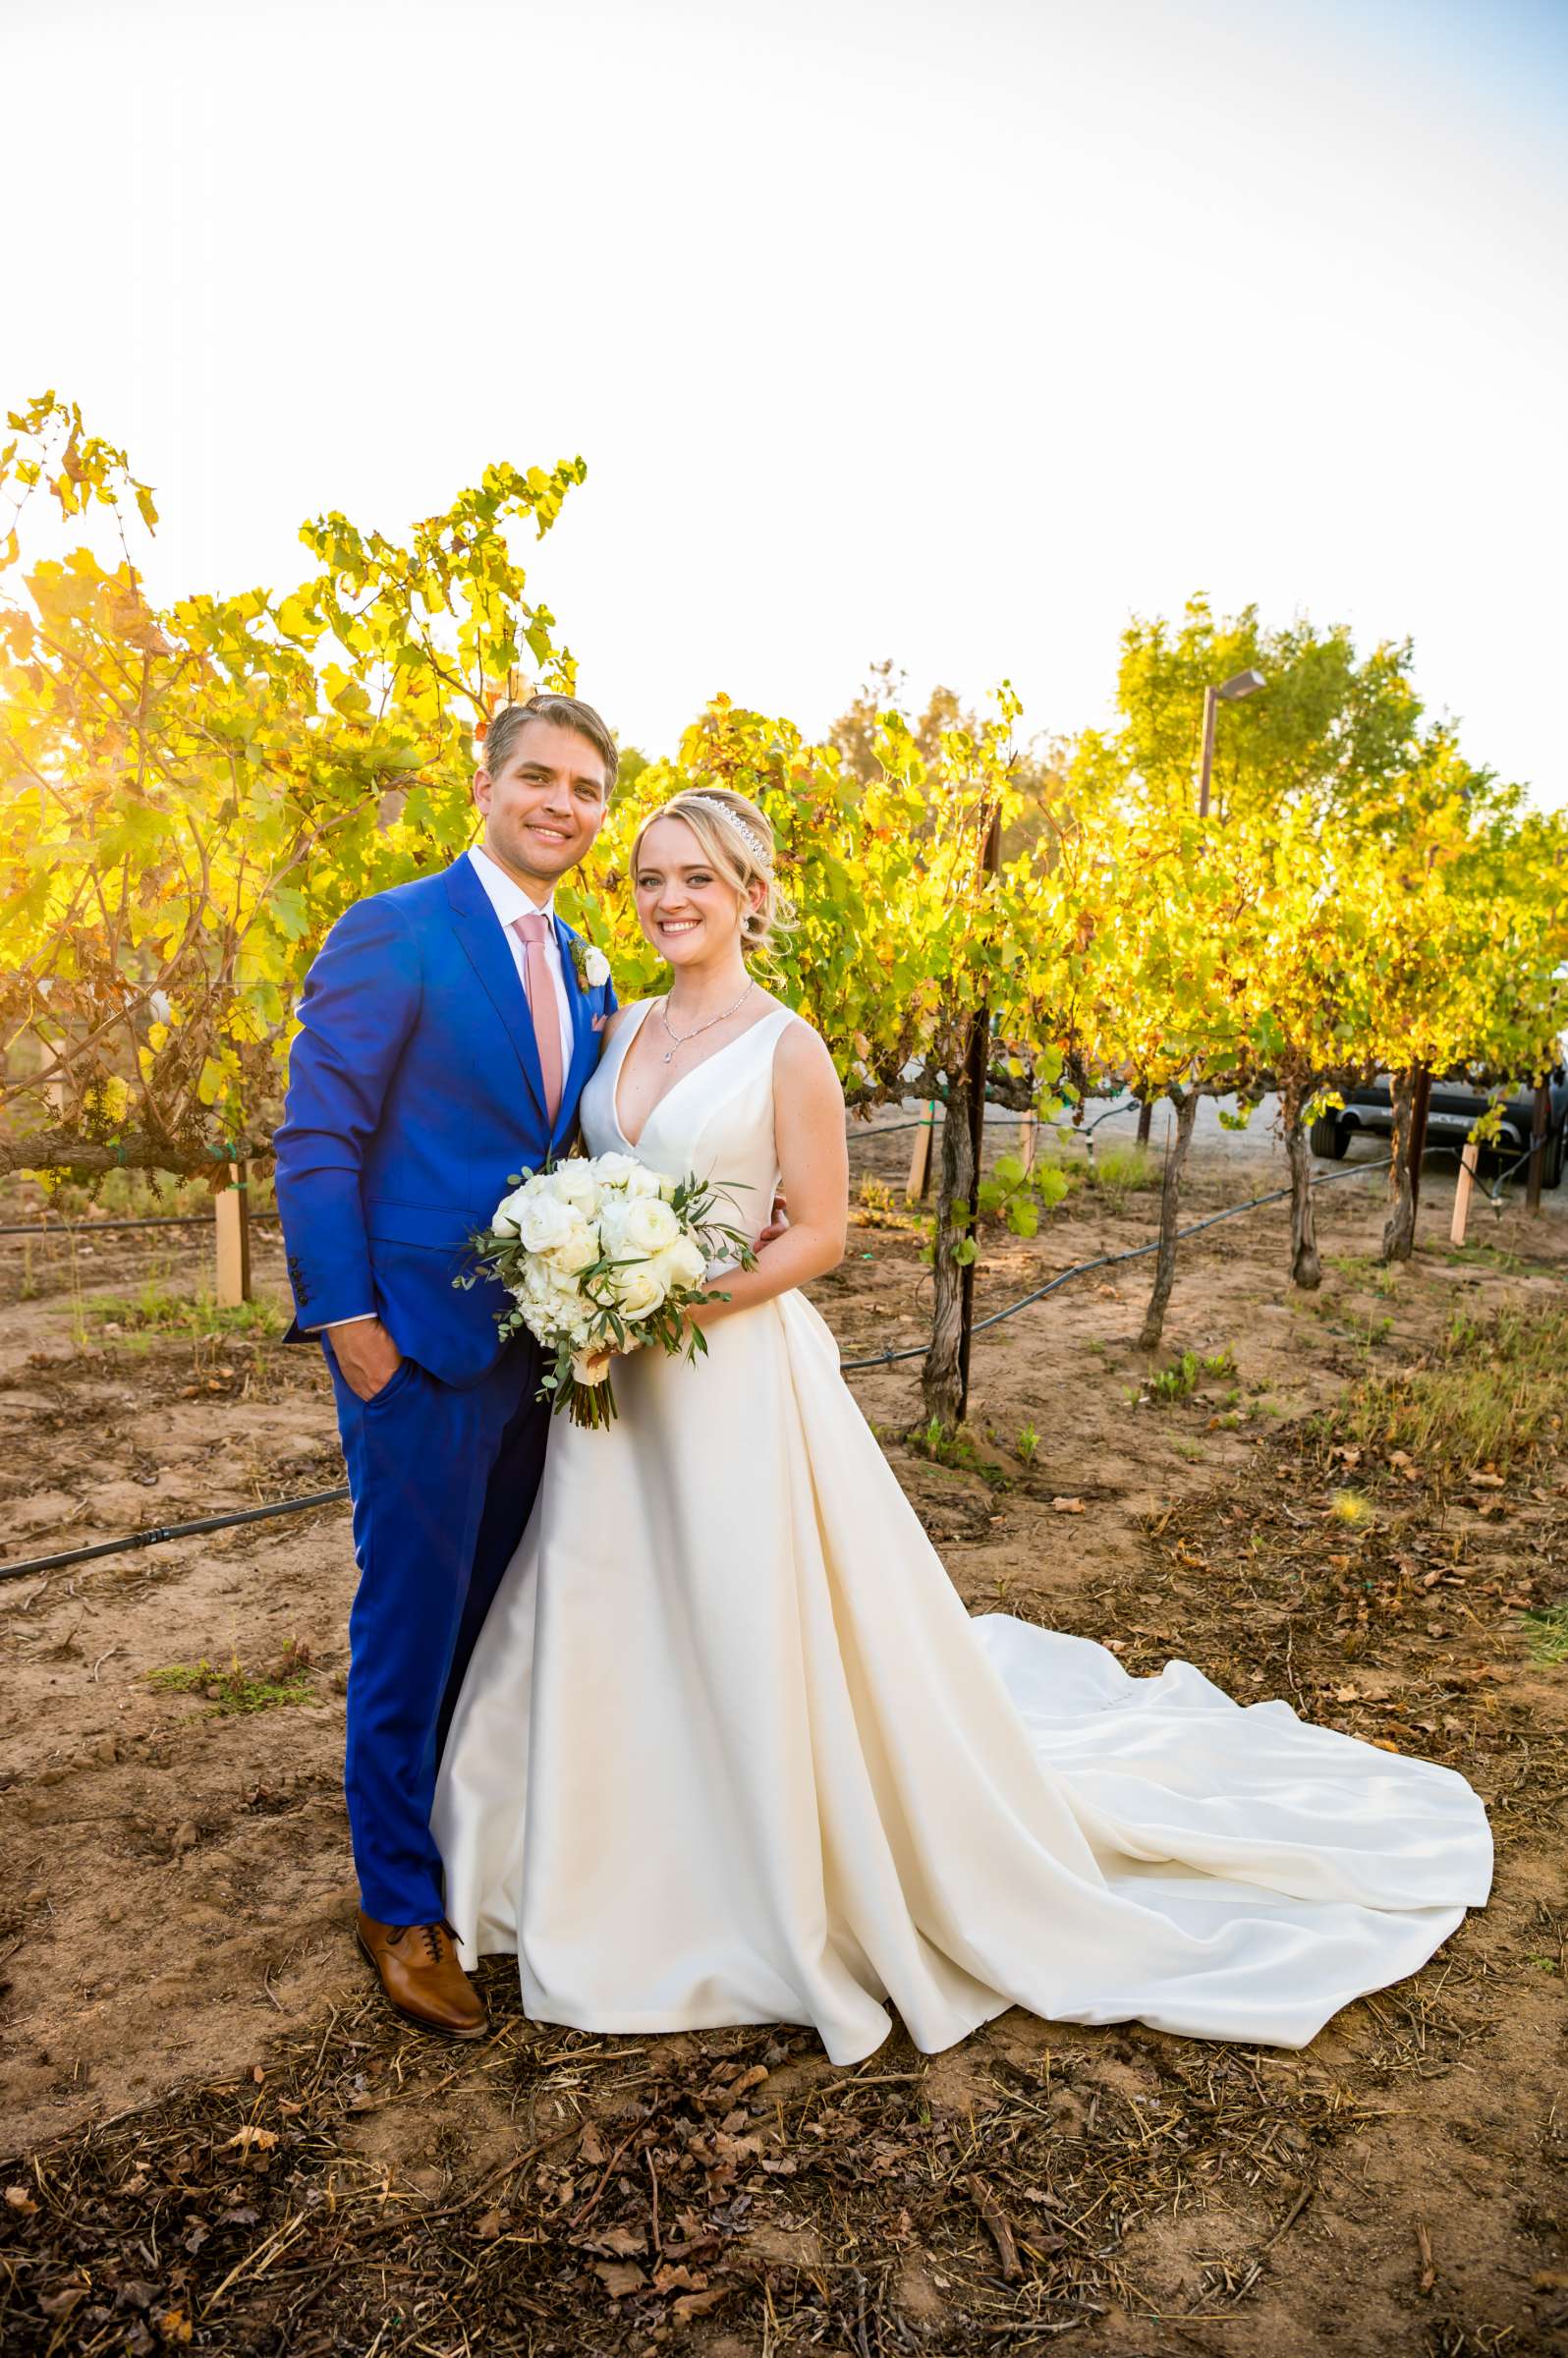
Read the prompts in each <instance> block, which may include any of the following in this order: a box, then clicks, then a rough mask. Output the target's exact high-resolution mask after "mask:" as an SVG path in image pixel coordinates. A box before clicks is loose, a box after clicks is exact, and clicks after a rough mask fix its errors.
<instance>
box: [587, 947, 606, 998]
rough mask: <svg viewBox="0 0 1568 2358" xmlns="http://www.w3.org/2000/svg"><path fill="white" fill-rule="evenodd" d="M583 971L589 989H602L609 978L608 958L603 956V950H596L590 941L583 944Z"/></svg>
mask: <svg viewBox="0 0 1568 2358" xmlns="http://www.w3.org/2000/svg"><path fill="white" fill-rule="evenodd" d="M583 972H584V974H585V976H586V977H587V979H588V988H589V990H602V989H603V987H604V985H605V983H607V982H608V981H609V979H610V962H609V960H608V959H607V958H606V957H605V955H604V952H603V951H602V950H596V949H595V948H594V947H593V944H592V943H591V942H587V943H586V944H585V945H584V950H583Z"/></svg>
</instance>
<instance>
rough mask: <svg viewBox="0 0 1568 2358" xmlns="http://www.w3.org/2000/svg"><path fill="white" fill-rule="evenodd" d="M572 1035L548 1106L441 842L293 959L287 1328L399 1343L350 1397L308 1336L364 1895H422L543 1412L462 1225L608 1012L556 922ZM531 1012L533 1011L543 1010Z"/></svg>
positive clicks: (434, 1911) (505, 949)
mask: <svg viewBox="0 0 1568 2358" xmlns="http://www.w3.org/2000/svg"><path fill="white" fill-rule="evenodd" d="M556 935H557V939H558V941H559V943H560V947H561V966H562V973H563V975H564V977H565V982H566V989H567V995H568V998H569V1000H570V1002H571V1009H572V1037H573V1051H572V1058H571V1063H570V1065H569V1067H568V1069H567V1072H566V1076H565V1082H564V1087H563V1090H562V1095H561V1104H560V1110H559V1112H558V1114H557V1116H556V1119H555V1122H554V1123H553V1125H552V1124H551V1123H550V1122H549V1121H548V1119H547V1116H546V1112H545V1103H544V1082H543V1076H542V1074H541V1071H540V1068H539V1054H538V1047H537V1044H536V1042H535V1040H534V1037H533V1023H532V1016H531V1014H530V1011H529V1004H528V998H527V995H526V993H525V991H524V988H523V984H522V983H521V981H520V980H519V977H518V973H517V968H516V966H515V964H514V962H513V957H512V952H511V949H510V946H509V944H508V942H507V940H506V936H505V934H504V932H503V929H502V926H501V924H500V921H499V920H498V918H497V916H496V914H495V911H494V909H493V908H492V907H491V905H490V902H489V899H488V897H487V895H486V893H485V891H484V887H483V885H482V884H481V883H480V881H479V879H478V876H477V875H476V872H475V870H474V868H473V866H472V864H471V863H470V862H469V861H468V860H467V859H466V858H465V859H461V860H458V861H457V862H455V863H454V865H453V866H452V867H451V868H449V869H447V870H445V871H444V872H443V873H441V874H440V875H434V876H424V877H420V879H419V880H418V881H417V882H415V883H412V884H400V885H398V886H397V887H396V888H395V889H394V890H393V891H391V892H382V893H376V894H375V895H374V896H373V897H372V898H370V899H368V900H364V901H360V902H358V903H356V904H355V906H354V907H353V908H351V909H349V910H348V911H347V912H346V913H345V914H344V916H343V917H342V918H340V919H339V921H338V923H337V925H336V926H333V928H332V931H331V933H330V935H329V936H328V938H327V940H326V942H325V944H324V945H323V947H322V949H321V952H320V954H319V956H318V957H317V958H316V961H315V963H314V965H313V966H312V967H311V969H310V973H309V976H308V981H307V983H306V988H305V996H304V999H303V1001H302V1002H301V1007H300V1021H301V1025H302V1029H301V1032H300V1034H299V1037H298V1039H296V1040H295V1042H294V1047H293V1051H292V1055H291V1058H290V1066H289V1094H288V1102H287V1105H286V1107H285V1110H284V1119H283V1125H282V1128H281V1129H280V1130H279V1131H278V1134H277V1139H276V1150H277V1188H278V1205H279V1208H280V1210H281V1212H282V1215H283V1236H284V1244H285V1248H286V1251H287V1255H288V1269H289V1278H290V1282H291V1284H292V1286H293V1288H294V1300H295V1309H296V1312H297V1322H296V1325H295V1327H294V1328H293V1330H292V1333H291V1339H299V1338H301V1337H302V1336H303V1335H304V1334H306V1333H307V1332H308V1330H309V1329H312V1328H316V1327H321V1326H327V1325H330V1324H332V1323H333V1322H334V1321H335V1320H337V1319H349V1318H355V1317H358V1316H360V1315H361V1314H363V1313H364V1312H365V1311H366V1310H369V1309H371V1308H373V1309H374V1310H375V1311H376V1312H377V1314H378V1315H379V1316H380V1318H381V1319H382V1320H383V1321H384V1323H385V1324H386V1326H387V1327H388V1329H389V1330H390V1332H391V1335H392V1338H393V1340H394V1342H395V1343H396V1344H397V1346H398V1349H399V1350H400V1351H401V1352H402V1354H403V1364H402V1366H401V1367H400V1368H399V1369H398V1371H397V1373H396V1375H394V1376H393V1377H392V1380H391V1382H390V1383H388V1384H387V1385H386V1386H385V1387H384V1388H383V1389H382V1390H381V1391H379V1392H377V1393H376V1394H375V1396H374V1398H373V1399H371V1400H369V1401H363V1400H361V1399H360V1398H359V1397H358V1395H357V1394H356V1393H354V1392H353V1391H351V1389H350V1388H349V1386H348V1384H347V1383H345V1381H344V1380H343V1377H342V1375H341V1374H340V1373H339V1371H338V1368H337V1365H336V1362H335V1361H334V1359H333V1355H332V1350H331V1346H330V1342H328V1343H327V1345H326V1357H327V1362H328V1366H329V1367H330V1369H331V1372H332V1379H333V1385H334V1388H335V1391H336V1394H337V1406H338V1427H339V1431H340V1432H341V1435H342V1439H343V1453H344V1457H345V1459H346V1460H347V1463H348V1471H349V1485H350V1488H351V1491H352V1494H353V1499H354V1547H355V1555H356V1557H357V1559H358V1563H359V1568H360V1581H359V1587H358V1589H357V1591H356V1594H355V1599H354V1606H353V1610H352V1612H351V1614H350V1618H349V1656H350V1670H349V1692H348V1751H347V1760H346V1764H345V1773H344V1783H345V1788H346V1793H347V1799H348V1807H349V1823H350V1826H351V1829H352V1832H353V1838H354V1857H355V1865H356V1867H357V1869H358V1872H359V1877H360V1886H361V1896H362V1900H363V1904H364V1910H365V1913H366V1914H367V1915H369V1916H372V1917H374V1918H376V1919H377V1920H378V1921H379V1922H381V1923H383V1924H430V1923H434V1922H437V1921H438V1920H439V1919H440V1917H441V1916H442V1914H443V1899H442V1892H441V1862H440V1858H439V1855H438V1853H437V1851H436V1849H435V1845H434V1843H433V1841H432V1840H431V1837H430V1830H429V1816H430V1803H431V1799H432V1796H433V1793H434V1787H435V1771H436V1765H437V1763H438V1761H439V1759H440V1747H441V1744H442V1742H443V1740H444V1738H445V1734H446V1724H447V1721H448V1720H449V1718H450V1716H451V1712H452V1707H453V1704H454V1703H455V1701H456V1698H457V1691H458V1688H459V1687H460V1685H461V1683H462V1678H463V1672H464V1670H465V1668H466V1666H467V1663H468V1657H469V1655H470V1653H471V1652H472V1650H473V1646H474V1641H475V1639H476V1637H477V1635H478V1631H479V1628H480V1626H481V1624H482V1623H483V1620H484V1616H485V1613H486V1612H487V1611H488V1609H489V1605H490V1600H491V1599H492V1598H493V1596H494V1594H495V1590H496V1587H497V1585H498V1583H499V1581H500V1578H501V1574H502V1573H503V1572H504V1571H505V1569H506V1566H507V1563H508V1562H509V1560H510V1558H511V1556H512V1553H513V1551H514V1549H515V1548H516V1546H517V1544H518V1541H519V1540H520V1539H521V1537H522V1534H523V1527H524V1525H525V1524H526V1522H527V1521H528V1517H529V1513H530V1511H531V1509H532V1504H533V1499H534V1495H535V1493H536V1491H537V1489H538V1484H539V1476H540V1473H541V1472H542V1470H543V1464H544V1444H545V1437H546V1432H547V1427H548V1412H547V1410H546V1408H545V1406H544V1404H543V1403H542V1402H540V1401H539V1400H538V1399H537V1398H536V1394H537V1391H538V1384H539V1375H540V1366H539V1355H538V1351H537V1348H536V1346H535V1345H534V1344H532V1342H531V1341H529V1340H527V1339H526V1338H524V1339H520V1340H517V1341H514V1342H511V1343H508V1344H505V1345H502V1344H501V1342H500V1341H499V1339H498V1329H497V1323H496V1320H497V1314H498V1312H499V1311H501V1310H504V1309H505V1308H506V1299H505V1296H504V1295H503V1294H502V1292H501V1289H500V1287H499V1286H498V1285H497V1284H495V1283H494V1281H493V1280H486V1281H485V1282H484V1283H482V1284H480V1285H477V1286H475V1287H474V1288H473V1289H472V1290H470V1291H467V1292H464V1291H460V1290H458V1289H457V1288H456V1287H455V1286H454V1284H453V1279H454V1277H455V1276H457V1275H458V1273H459V1272H460V1271H461V1270H463V1269H464V1268H465V1267H466V1266H470V1265H471V1263H469V1256H468V1237H469V1234H470V1232H471V1231H472V1230H474V1229H476V1228H482V1227H485V1226H487V1225H488V1223H489V1219H490V1215H491V1213H492V1212H493V1211H494V1209H495V1207H496V1205H497V1204H498V1203H499V1201H500V1199H501V1197H502V1195H503V1194H504V1193H505V1192H506V1185H507V1181H508V1180H509V1179H510V1178H511V1177H512V1176H513V1175H514V1174H515V1173H517V1172H518V1171H521V1170H524V1169H530V1170H533V1169H537V1168H538V1167H539V1165H540V1164H541V1163H542V1162H543V1161H544V1159H545V1157H546V1155H547V1154H548V1153H550V1152H552V1151H553V1152H556V1153H559V1152H560V1151H563V1149H564V1148H565V1146H566V1145H567V1143H568V1141H569V1140H570V1138H571V1136H572V1134H573V1131H574V1129H575V1127H576V1122H577V1108H578V1100H579V1098H580V1097H581V1095H582V1094H583V1087H584V1084H585V1082H586V1081H587V1080H588V1075H589V1074H590V1073H591V1072H592V1070H593V1067H594V1064H595V1063H596V1062H597V1059H598V1052H599V1043H600V1034H601V1032H602V1029H603V1025H604V1022H605V1020H606V1018H607V1016H608V1015H609V1013H610V1011H611V1009H612V1008H613V1007H614V1005H615V996H614V992H613V991H612V990H611V988H610V986H609V984H608V983H605V984H603V985H601V986H599V987H597V988H591V989H585V988H583V987H582V986H581V985H580V983H579V982H578V977H577V972H576V968H575V964H574V961H573V957H572V943H573V941H574V939H575V938H576V937H575V936H574V935H573V934H572V932H571V930H570V928H569V927H568V926H565V925H563V924H562V923H561V922H560V920H559V919H557V920H556ZM551 1016H552V1020H553V1017H554V1010H553V1008H552V1010H551Z"/></svg>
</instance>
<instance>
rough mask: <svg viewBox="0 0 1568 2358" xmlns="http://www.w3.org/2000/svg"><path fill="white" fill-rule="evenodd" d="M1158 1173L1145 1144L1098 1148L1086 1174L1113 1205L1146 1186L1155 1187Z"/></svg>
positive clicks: (1158, 1181)
mask: <svg viewBox="0 0 1568 2358" xmlns="http://www.w3.org/2000/svg"><path fill="white" fill-rule="evenodd" d="M1161 1175H1162V1174H1161V1172H1160V1171H1159V1169H1158V1167H1157V1166H1156V1164H1155V1161H1154V1157H1153V1156H1152V1154H1150V1152H1149V1151H1148V1148H1147V1147H1139V1146H1132V1147H1113V1146H1106V1147H1097V1148H1096V1149H1095V1151H1094V1157H1093V1160H1092V1162H1091V1163H1090V1165H1089V1169H1088V1172H1087V1174H1086V1176H1087V1179H1088V1183H1089V1185H1090V1186H1092V1188H1094V1189H1095V1191H1096V1192H1097V1193H1098V1194H1099V1195H1102V1196H1103V1197H1104V1198H1105V1200H1106V1202H1107V1203H1108V1204H1110V1205H1111V1206H1112V1207H1116V1206H1119V1205H1121V1204H1122V1203H1124V1202H1125V1201H1126V1199H1127V1198H1128V1197H1129V1196H1131V1195H1137V1194H1138V1193H1140V1192H1141V1191H1142V1190H1143V1189H1145V1188H1149V1187H1157V1186H1158V1185H1159V1183H1160V1178H1161Z"/></svg>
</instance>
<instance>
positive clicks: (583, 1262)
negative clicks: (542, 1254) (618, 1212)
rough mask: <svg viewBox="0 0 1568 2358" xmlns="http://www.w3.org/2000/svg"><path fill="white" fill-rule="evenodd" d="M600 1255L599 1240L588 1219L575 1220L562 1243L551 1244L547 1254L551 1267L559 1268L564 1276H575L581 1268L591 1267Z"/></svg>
mask: <svg viewBox="0 0 1568 2358" xmlns="http://www.w3.org/2000/svg"><path fill="white" fill-rule="evenodd" d="M598 1257H599V1240H598V1238H597V1237H596V1236H595V1235H594V1233H593V1231H592V1229H591V1228H590V1227H589V1226H588V1222H587V1220H574V1221H573V1223H572V1226H571V1228H570V1230H569V1231H568V1233H567V1234H566V1235H565V1236H563V1237H562V1239H561V1241H560V1243H559V1244H558V1245H551V1247H550V1248H549V1252H548V1256H547V1258H548V1260H549V1263H550V1265H551V1267H552V1268H556V1269H559V1270H560V1272H561V1274H562V1276H563V1277H575V1276H576V1275H577V1273H578V1271H579V1269H586V1268H588V1267H589V1266H590V1265H591V1263H594V1262H595V1261H597V1260H598Z"/></svg>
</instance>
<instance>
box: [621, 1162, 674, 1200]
mask: <svg viewBox="0 0 1568 2358" xmlns="http://www.w3.org/2000/svg"><path fill="white" fill-rule="evenodd" d="M674 1185H675V1182H674V1180H673V1179H664V1178H661V1177H660V1175H659V1173H658V1172H657V1171H650V1170H649V1169H648V1167H647V1164H646V1163H645V1162H634V1163H633V1165H632V1169H631V1173H630V1175H629V1177H628V1179H627V1182H626V1192H627V1194H628V1195H629V1196H661V1195H662V1194H663V1193H664V1190H665V1189H666V1188H667V1187H668V1188H673V1187H674Z"/></svg>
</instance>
